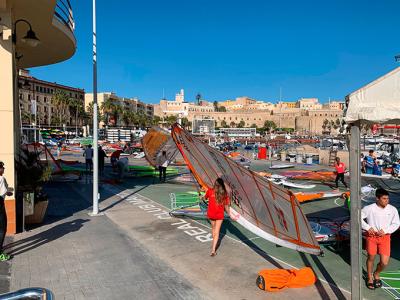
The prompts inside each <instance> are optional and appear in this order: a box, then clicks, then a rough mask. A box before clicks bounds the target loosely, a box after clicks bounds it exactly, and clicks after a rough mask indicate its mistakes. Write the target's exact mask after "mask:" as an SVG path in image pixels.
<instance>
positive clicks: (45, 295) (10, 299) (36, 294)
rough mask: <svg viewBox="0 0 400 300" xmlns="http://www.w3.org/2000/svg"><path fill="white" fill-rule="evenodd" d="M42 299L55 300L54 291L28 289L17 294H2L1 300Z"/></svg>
mask: <svg viewBox="0 0 400 300" xmlns="http://www.w3.org/2000/svg"><path fill="white" fill-rule="evenodd" d="M21 299H32V300H34V299H41V300H54V299H55V298H54V295H53V293H52V291H50V290H48V289H45V288H35V287H34V288H26V289H22V290H18V291H16V292H12V293H7V294H1V295H0V300H21Z"/></svg>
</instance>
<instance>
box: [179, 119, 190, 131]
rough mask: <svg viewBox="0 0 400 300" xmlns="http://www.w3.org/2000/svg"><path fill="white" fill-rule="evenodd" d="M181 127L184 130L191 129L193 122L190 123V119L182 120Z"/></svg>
mask: <svg viewBox="0 0 400 300" xmlns="http://www.w3.org/2000/svg"><path fill="white" fill-rule="evenodd" d="M181 125H182V127H183V128H185V129H189V127H190V126H191V122H189V120H188V118H182V119H181Z"/></svg>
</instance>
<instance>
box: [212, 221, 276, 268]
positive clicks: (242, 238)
mask: <svg viewBox="0 0 400 300" xmlns="http://www.w3.org/2000/svg"><path fill="white" fill-rule="evenodd" d="M227 232H229V233H231V234H233V235H234V236H235V237H237V238H238V239H239V240H240V241H241V242H242V243H243V244H246V245H247V246H249V247H250V248H251V249H252V250H253V251H254V252H256V253H257V254H258V255H260V256H261V257H262V258H264V259H265V260H266V261H268V262H269V263H270V264H272V265H274V266H275V267H277V268H280V269H283V267H282V265H281V264H279V263H278V262H277V261H276V260H274V259H273V258H272V257H271V256H269V255H268V254H267V253H265V252H264V250H262V249H261V248H260V247H258V246H257V245H256V244H254V243H253V242H252V241H251V240H249V239H248V237H247V236H246V235H244V234H243V233H242V232H241V231H240V230H239V229H238V228H237V227H235V226H234V225H232V224H231V223H230V222H226V221H224V222H223V224H222V226H221V232H220V238H219V241H218V244H217V250H218V248H219V246H220V244H221V242H222V240H223V239H224V237H225V235H226V234H227Z"/></svg>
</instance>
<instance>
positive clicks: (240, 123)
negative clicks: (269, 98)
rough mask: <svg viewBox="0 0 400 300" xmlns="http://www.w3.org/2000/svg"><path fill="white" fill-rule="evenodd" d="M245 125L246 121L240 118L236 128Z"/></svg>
mask: <svg viewBox="0 0 400 300" xmlns="http://www.w3.org/2000/svg"><path fill="white" fill-rule="evenodd" d="M245 125H246V122H245V121H243V120H241V121H240V122H239V124H238V126H237V127H238V128H243V127H244V126H245Z"/></svg>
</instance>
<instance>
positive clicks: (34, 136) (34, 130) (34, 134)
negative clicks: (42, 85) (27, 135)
mask: <svg viewBox="0 0 400 300" xmlns="http://www.w3.org/2000/svg"><path fill="white" fill-rule="evenodd" d="M36 119H37V102H36V101H35V128H34V129H33V139H34V141H35V143H36Z"/></svg>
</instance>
